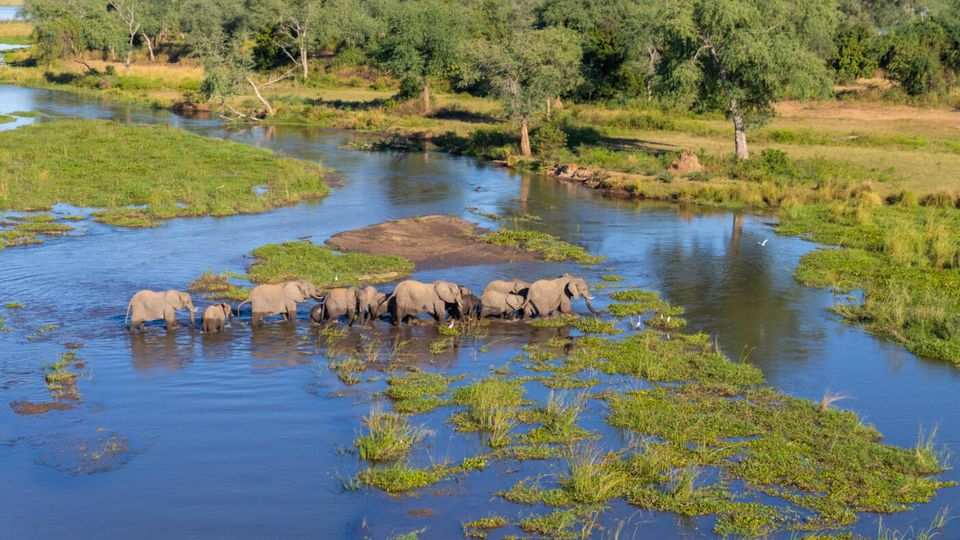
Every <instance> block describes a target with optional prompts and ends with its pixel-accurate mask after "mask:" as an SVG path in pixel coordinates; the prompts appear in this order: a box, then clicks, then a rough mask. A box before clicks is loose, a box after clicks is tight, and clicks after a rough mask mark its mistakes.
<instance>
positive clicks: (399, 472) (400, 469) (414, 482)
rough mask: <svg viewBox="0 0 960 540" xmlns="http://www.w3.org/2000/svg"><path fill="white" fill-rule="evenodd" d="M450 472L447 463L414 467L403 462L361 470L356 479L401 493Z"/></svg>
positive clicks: (426, 483)
mask: <svg viewBox="0 0 960 540" xmlns="http://www.w3.org/2000/svg"><path fill="white" fill-rule="evenodd" d="M451 474H452V468H451V467H449V466H448V465H434V466H432V467H427V468H425V469H416V468H412V467H410V466H408V465H407V464H405V463H396V464H393V465H390V466H387V467H380V468H371V469H367V470H364V471H361V472H360V474H358V475H357V480H359V481H360V482H362V483H364V484H367V485H370V486H373V487H377V488H380V489H382V490H384V491H386V492H389V493H402V492H404V491H410V490H413V489H419V488H422V487H426V486H429V485H431V484H436V483H438V482H442V481H443V480H445V479H446V478H447V477H448V476H450V475H451Z"/></svg>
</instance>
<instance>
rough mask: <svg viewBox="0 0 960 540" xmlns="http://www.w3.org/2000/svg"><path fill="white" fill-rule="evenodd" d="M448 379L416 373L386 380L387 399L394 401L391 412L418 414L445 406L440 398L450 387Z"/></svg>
mask: <svg viewBox="0 0 960 540" xmlns="http://www.w3.org/2000/svg"><path fill="white" fill-rule="evenodd" d="M451 380H452V379H451V378H450V377H446V376H444V375H441V374H438V373H424V372H422V371H416V372H411V373H406V374H403V375H398V376H395V377H390V378H389V379H387V390H386V391H385V392H384V393H385V394H386V395H387V397H389V398H391V399H393V400H394V403H393V410H394V411H396V412H398V413H402V414H420V413H425V412H428V411H431V410H433V409H435V408H437V407H440V406H443V405H446V401H444V400H443V399H442V398H441V396H443V394H445V393H446V391H447V388H448V387H449V386H450V381H451Z"/></svg>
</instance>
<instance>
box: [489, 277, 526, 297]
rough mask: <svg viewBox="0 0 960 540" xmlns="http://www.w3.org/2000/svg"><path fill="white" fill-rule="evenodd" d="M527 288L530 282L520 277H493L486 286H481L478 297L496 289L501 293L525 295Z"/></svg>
mask: <svg viewBox="0 0 960 540" xmlns="http://www.w3.org/2000/svg"><path fill="white" fill-rule="evenodd" d="M529 288H530V282H529V281H524V280H522V279H511V280H510V281H504V280H502V279H495V280H493V281H491V282H490V283H487V286H486V287H484V288H483V292H482V293H481V294H480V297H481V298H482V297H483V295H484V294H487V293H488V292H490V291H496V292H499V293H503V294H507V293H513V294H519V295H520V296H523V297H526V296H527V289H529Z"/></svg>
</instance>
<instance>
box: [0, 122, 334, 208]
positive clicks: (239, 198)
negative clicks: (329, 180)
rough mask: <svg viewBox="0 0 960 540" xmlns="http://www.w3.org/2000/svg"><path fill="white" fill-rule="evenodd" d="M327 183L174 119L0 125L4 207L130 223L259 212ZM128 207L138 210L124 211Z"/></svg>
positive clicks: (313, 170) (311, 167)
mask: <svg viewBox="0 0 960 540" xmlns="http://www.w3.org/2000/svg"><path fill="white" fill-rule="evenodd" d="M257 186H265V187H266V188H268V191H267V192H266V193H265V194H263V195H257V194H256V193H255V192H254V187H257ZM328 191H329V188H328V187H327V185H326V184H325V183H324V181H323V169H322V168H321V167H319V166H318V165H315V164H312V163H307V162H303V161H298V160H294V159H289V158H280V157H277V156H276V155H274V154H273V153H272V152H270V151H267V150H262V149H258V148H254V147H251V146H249V145H245V144H240V143H234V142H229V141H221V140H216V139H211V138H208V137H202V136H199V135H193V134H190V133H187V132H185V131H182V130H179V129H175V128H172V127H166V126H162V127H161V126H157V127H147V126H136V125H121V124H116V123H112V122H106V121H99V120H57V121H52V122H43V123H40V124H34V125H30V126H24V127H22V128H20V129H14V130H9V131H3V132H0V208H5V209H13V210H33V209H38V208H50V207H51V206H52V205H54V204H56V203H68V204H72V205H76V206H82V207H99V208H105V209H108V210H109V211H108V212H106V213H102V214H98V215H97V219H98V220H99V221H104V222H107V223H112V224H118V225H125V226H129V225H134V226H135V225H137V224H140V225H149V224H153V223H154V222H156V221H157V220H163V219H169V218H173V217H179V216H201V215H213V216H226V215H232V214H241V213H252V212H263V211H266V210H270V209H272V208H276V207H279V206H283V205H289V204H293V203H296V202H299V201H302V200H307V199H313V198H317V197H320V196H323V195H325V194H326V193H327V192H328ZM132 205H145V206H146V208H145V209H143V210H137V211H130V210H126V209H124V207H128V206H132ZM131 218H136V219H133V220H132V219H131Z"/></svg>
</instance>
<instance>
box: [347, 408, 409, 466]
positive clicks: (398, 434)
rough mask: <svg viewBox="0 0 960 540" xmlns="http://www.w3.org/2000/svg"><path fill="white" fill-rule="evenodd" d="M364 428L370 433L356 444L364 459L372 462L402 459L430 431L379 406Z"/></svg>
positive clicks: (365, 422) (366, 418) (371, 412)
mask: <svg viewBox="0 0 960 540" xmlns="http://www.w3.org/2000/svg"><path fill="white" fill-rule="evenodd" d="M363 425H364V427H365V428H366V430H367V433H366V434H365V435H363V436H362V437H360V438H358V439H357V440H356V441H354V443H353V444H354V447H356V449H357V452H358V453H359V454H360V458H361V459H368V460H370V461H384V460H394V459H399V458H402V457H404V456H406V455H407V452H409V451H410V447H412V446H413V445H414V444H416V443H417V442H419V441H421V440H422V439H423V438H424V437H425V436H426V435H427V432H426V430H424V429H422V428H417V427H414V426H412V425H411V424H410V421H409V420H408V419H407V418H406V417H405V416H401V415H399V414H394V413H388V412H384V411H383V409H382V408H380V407H379V406H376V405H375V406H374V407H373V408H371V409H370V414H369V415H368V416H366V417H364V419H363Z"/></svg>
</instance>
